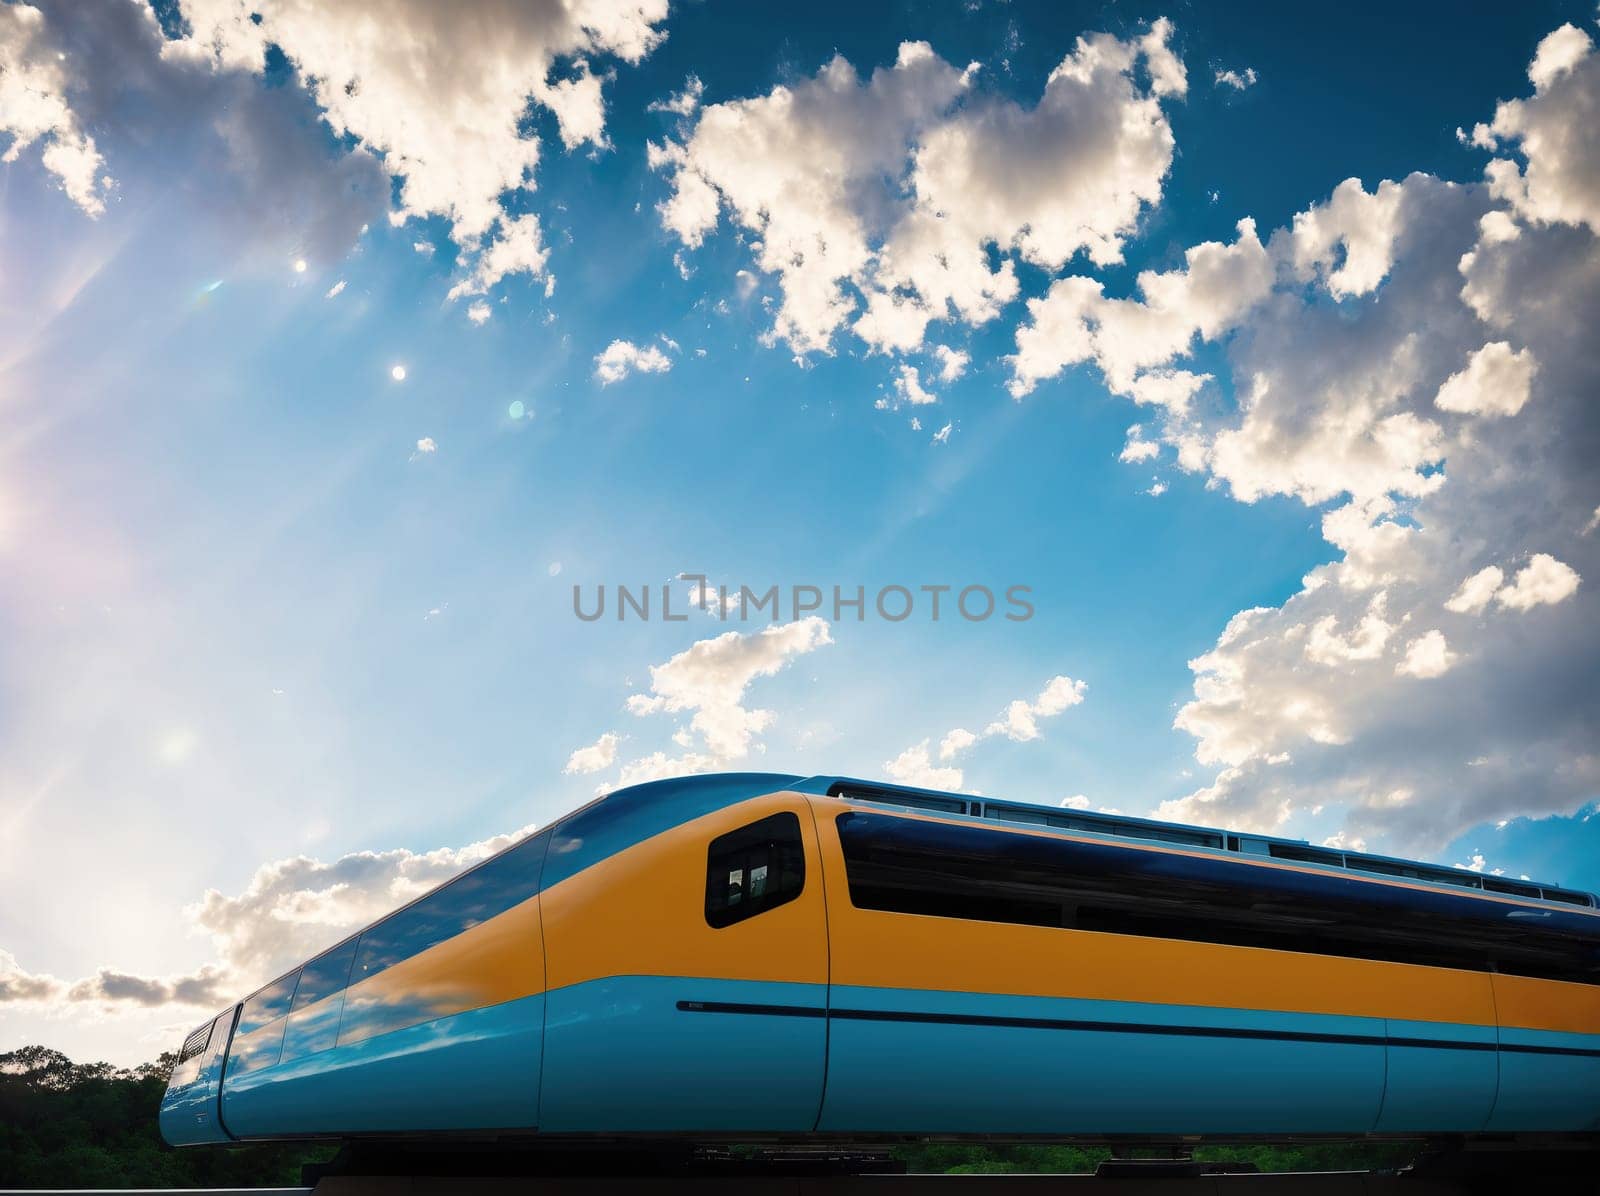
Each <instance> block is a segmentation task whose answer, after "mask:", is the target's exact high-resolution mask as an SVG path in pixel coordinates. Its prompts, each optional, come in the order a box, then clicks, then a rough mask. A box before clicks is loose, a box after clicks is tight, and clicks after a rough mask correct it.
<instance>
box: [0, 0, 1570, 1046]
mask: <svg viewBox="0 0 1600 1196" xmlns="http://www.w3.org/2000/svg"><path fill="white" fill-rule="evenodd" d="M1595 18H1596V12H1595V9H1594V7H1593V6H1592V5H1589V4H1581V5H1580V4H1537V3H1536V4H1527V5H1519V6H1488V5H1485V6H1481V7H1474V8H1471V9H1468V10H1462V9H1461V8H1460V7H1459V6H1454V5H1448V6H1447V5H1442V4H1438V5H1428V4H1423V5H1413V6H1406V7H1405V8H1403V9H1399V10H1396V9H1393V8H1392V7H1390V8H1385V9H1384V10H1383V12H1382V14H1381V19H1379V17H1378V15H1377V14H1376V13H1374V14H1373V15H1372V16H1371V17H1370V18H1362V17H1360V16H1359V14H1351V16H1350V18H1349V19H1348V20H1347V21H1345V22H1344V23H1342V24H1340V23H1333V24H1330V23H1328V22H1326V21H1325V20H1321V19H1318V18H1315V17H1313V16H1312V15H1311V14H1309V13H1300V12H1297V11H1291V10H1288V9H1285V8H1284V7H1283V6H1278V5H1245V4H1241V5H1227V6H1215V7H1208V6H1191V5H1186V4H1184V5H1142V4H1104V3H1101V4H1057V3H1049V4H1047V3H1039V4H1030V3H1022V2H1020V0H1019V2H1016V3H997V2H994V0H982V2H978V0H974V2H971V3H967V4H964V5H960V6H958V5H953V4H934V3H927V4H913V3H896V4H889V5H884V6H880V7H876V8H870V7H869V8H868V9H865V10H863V8H862V7H861V6H860V5H848V6H847V5H829V4H816V5H807V6H804V7H803V8H800V9H796V8H795V7H794V6H790V5H771V6H767V5H726V4H720V3H691V4H682V5H678V4H673V5H672V6H671V7H670V8H669V6H668V3H667V0H637V2H635V3H631V4H612V3H607V2H605V0H582V2H580V0H567V2H561V0H547V2H543V3H512V2H510V0H478V2H475V3H472V4H467V5H455V6H448V7H447V6H437V5H434V4H431V3H427V2H424V0H351V2H350V3H344V4H339V5H316V4H312V3H309V2H308V0H282V2H281V3H265V2H263V3H259V4H254V5H251V4H241V3H238V2H237V0H191V2H180V3H162V4H158V5H156V6H155V7H154V8H151V7H148V6H147V5H145V4H144V3H138V2H135V0H109V2H108V3H105V4H99V5H72V4H49V3H44V4H38V5H37V6H35V5H31V4H16V3H13V4H7V5H4V6H0V1050H3V1049H9V1048H12V1047H15V1046H19V1045H22V1044H24V1043H33V1042H42V1043H45V1044H47V1045H50V1046H54V1047H57V1048H59V1049H62V1050H65V1051H67V1052H68V1053H69V1054H72V1055H74V1056H75V1057H78V1058H104V1059H109V1060H111V1061H113V1062H117V1063H123V1064H132V1063H136V1062H140V1061H143V1060H145V1059H149V1058H152V1057H153V1056H154V1055H155V1054H156V1053H157V1052H159V1051H160V1050H162V1049H168V1048H170V1047H171V1046H172V1045H173V1043H175V1042H176V1041H178V1040H179V1039H180V1038H181V1036H182V1035H183V1034H184V1033H185V1032H186V1030H187V1029H189V1028H191V1027H192V1026H193V1025H194V1024H196V1023H197V1022H198V1021H199V1020H201V1018H202V1017H203V1016H205V1014H207V1013H208V1012H210V1011H212V1010H214V1009H216V1008H218V1007H220V1006H222V1005H224V1004H226V1003H228V1002H230V1001H231V1000H233V999H235V998H236V997H238V996H240V995H243V994H244V993H247V992H249V991H250V990H251V989H253V988H254V987H256V986H257V985H258V984H260V983H261V982H263V981H265V980H267V979H270V978H271V977H272V976H273V975H275V974H276V973H277V972H279V971H281V970H283V969H285V968H287V967H289V966H292V965H293V964H295V963H297V962H299V961H300V960H302V959H304V958H307V957H309V956H310V955H311V954H313V953H314V952H316V951H317V950H318V949H320V948H321V947H323V946H326V945H328V944H329V943H331V942H333V941H335V940H337V939H338V938H340V937H342V936H343V935H344V934H346V933H348V932H349V931H350V930H352V929H355V928H356V927H359V926H360V925H362V924H364V923H365V922H367V921H370V920H371V919H373V918H375V917H377V916H380V915H381V914H382V913H384V912H386V911H387V910H388V909H391V908H393V907H394V906H395V905H397V904H399V903H401V902H402V901H404V900H406V899H408V898H409V897H411V896H413V895H415V894H417V893H419V892H421V891H423V890H424V889H426V888H427V887H430V886H431V885H433V884H435V883H438V882H439V881H440V880H442V879H444V878H445V877H447V876H449V875H451V874H452V873H453V872H454V871H456V870H458V869H460V868H461V867H463V866H464V865H465V864H467V863H469V862H471V861H472V860H475V859H479V858H482V856H484V855H485V854H487V853H488V852H490V851H492V850H494V849H495V848H496V847H497V846H498V845H502V844H504V843H506V842H509V841H510V840H509V836H513V835H515V834H518V833H520V832H522V831H524V830H526V829H527V828H529V827H531V826H537V825H542V824H544V823H546V822H548V821H550V820H551V819H553V818H556V817H559V816H560V815H561V814H562V813H564V812H566V811H568V810H570V809H572V808H574V807H576V806H577V805H579V804H581V803H583V802H585V801H587V800H589V799H591V798H592V797H593V796H594V795H595V794H597V793H599V792H604V791H607V790H609V789H612V788H616V787H618V786H621V785H625V784H630V783H633V782H636V781H639V780H646V779H650V778H653V777H661V776H670V775H676V774H681V773H685V772H696V771H715V770H745V769H754V770H769V771H776V772H792V773H798V774H805V775H811V774H818V773H824V774H840V775H851V776H859V777H867V778H880V779H886V780H898V781H902V782H905V783H911V784H924V785H930V786H933V787H939V788H949V789H960V790H971V791H974V792H980V793H985V794H989V795H993V796H1004V797H1008V798H1015V799H1021V800H1029V801H1036V802H1042V803H1046V804H1062V805H1068V806H1074V807H1079V808H1092V809H1101V810H1116V811H1121V812H1124V813H1129V814H1141V815H1154V816H1156V817H1162V818H1169V819H1175V820H1180V821H1186V822H1193V823H1201V824H1206V825H1215V826H1227V827H1231V828H1238V829H1250V830H1258V831H1265V832H1271V833H1275V834H1279V835H1285V836H1290V837H1295V838H1304V839H1308V840H1311V841H1313V842H1318V843H1330V844H1334V845H1342V846H1346V847H1351V848H1365V849H1368V850H1373V851H1380V852H1385V853H1391V854H1399V855H1406V856H1414V857H1417V858H1422V859H1427V860H1432V861H1438V862H1441V863H1445V864H1455V865H1460V866H1462V867H1469V868H1474V869H1477V870H1481V871H1484V872H1496V873H1503V874H1506V875H1510V876H1532V877H1534V878H1535V879H1540V880H1544V881H1547V882H1554V883H1562V884H1567V885H1575V886H1579V887H1583V888H1587V889H1590V890H1600V819H1597V818H1595V817H1594V814H1595V812H1596V809H1597V805H1596V803H1597V799H1600V756H1597V754H1596V751H1597V749H1596V744H1597V729H1600V717H1597V716H1600V684H1597V683H1596V678H1597V677H1600V636H1597V635H1596V634H1595V633H1596V614H1597V601H1600V600H1597V598H1596V594H1597V589H1600V471H1597V470H1596V468H1595V466H1594V462H1595V461H1596V460H1597V459H1600V415H1597V408H1596V395H1597V394H1600V377H1597V371H1600V359H1596V357H1595V355H1594V354H1593V352H1592V350H1591V348H1590V338H1591V336H1592V330H1593V328H1594V327H1595V326H1596V317H1597V315H1600V241H1597V237H1600V122H1596V121H1595V120H1594V119H1593V113H1594V112H1595V110H1596V109H1597V107H1600V52H1597V51H1596V48H1595V39H1596V38H1597V37H1600V32H1597V29H1596V20H1595ZM696 578H703V579H705V580H704V581H703V582H701V581H697V580H695V579H696ZM601 587H604V602H605V605H604V607H603V611H604V613H603V614H602V615H601V617H599V618H594V619H589V618H585V617H581V615H583V614H592V613H593V612H594V611H595V609H596V608H597V605H598V604H599V603H600V602H601V600H602V599H601ZM618 587H626V588H627V589H628V592H629V595H630V596H631V597H632V598H633V599H634V601H635V602H642V597H641V596H642V595H643V594H644V593H645V592H647V591H648V592H649V594H650V596H651V597H650V603H651V605H650V613H649V617H648V618H644V617H640V616H639V614H638V612H637V610H636V609H635V608H634V607H627V608H621V607H620V606H619V600H618ZM719 587H721V589H719ZM741 587H744V588H745V589H747V590H748V591H749V594H748V596H747V600H746V602H745V603H744V606H743V608H741V605H740V601H739V597H740V592H741ZM771 587H777V602H776V603H775V604H773V603H768V604H767V605H765V606H762V607H760V608H755V607H754V604H753V599H756V598H763V597H765V595H766V594H767V591H768V590H769V589H770V588H771ZM812 587H814V589H813V588H812ZM941 587H948V588H947V589H945V588H941ZM664 593H665V594H666V595H667V598H666V601H667V602H668V604H669V606H670V610H671V614H672V617H671V618H670V619H669V618H666V617H664V612H663V609H662V602H663V594H664ZM858 593H859V595H860V598H861V602H860V605H858V606H853V605H851V603H852V601H853V600H854V599H856V597H857V595H858ZM723 594H726V595H727V598H726V600H724V599H723V597H722V595H723ZM986 594H987V595H990V596H992V599H993V609H992V610H989V609H987V607H986V599H985V595H986ZM836 597H838V598H839V599H840V600H841V601H840V603H839V605H838V606H837V607H836V606H835V601H834V600H835V598H836ZM935 600H938V602H939V603H940V606H939V609H938V615H937V617H935V614H934V602H935ZM774 605H775V606H776V608H777V609H776V610H774V609H773V607H774ZM619 609H621V610H622V611H623V616H624V617H621V618H619V617H618V611H619ZM902 615H903V617H901V616H902ZM1007 616H1011V617H1007Z"/></svg>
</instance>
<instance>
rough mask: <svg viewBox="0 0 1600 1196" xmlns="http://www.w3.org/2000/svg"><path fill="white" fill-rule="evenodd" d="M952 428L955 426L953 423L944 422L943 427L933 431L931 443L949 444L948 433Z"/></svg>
mask: <svg viewBox="0 0 1600 1196" xmlns="http://www.w3.org/2000/svg"><path fill="white" fill-rule="evenodd" d="M954 428H955V425H954V424H946V425H945V426H944V427H942V428H940V429H939V430H938V431H937V432H935V433H934V434H933V441H932V443H934V444H949V443H950V433H951V431H952V430H953V429H954Z"/></svg>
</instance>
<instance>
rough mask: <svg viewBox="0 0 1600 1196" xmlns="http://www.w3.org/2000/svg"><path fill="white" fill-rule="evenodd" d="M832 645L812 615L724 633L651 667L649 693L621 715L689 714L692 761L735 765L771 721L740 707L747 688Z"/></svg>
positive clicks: (821, 622) (820, 621) (631, 700)
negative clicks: (696, 745)
mask: <svg viewBox="0 0 1600 1196" xmlns="http://www.w3.org/2000/svg"><path fill="white" fill-rule="evenodd" d="M832 642H833V637H832V636H831V635H830V634H829V631H828V624H827V622H826V621H825V620H823V619H820V618H818V617H817V616H815V615H809V616H807V617H806V618H803V619H799V620H797V621H795V622H793V623H785V624H781V625H777V626H772V627H764V628H762V629H761V630H760V631H753V632H749V633H748V634H742V633H740V632H737V631H728V632H724V633H723V634H722V635H719V636H714V637H713V638H711V639H704V640H700V641H698V642H697V643H695V644H694V645H692V646H691V647H689V648H687V649H685V650H684V651H682V652H680V653H678V654H677V655H676V656H674V657H672V658H671V659H670V660H668V661H667V662H666V663H665V664H658V665H652V666H651V667H650V692H649V693H648V694H634V695H632V696H631V697H629V699H628V701H627V709H628V711H629V713H631V714H635V715H639V716H641V717H642V716H644V715H648V714H656V713H662V712H664V713H668V714H689V715H691V717H690V720H689V726H690V728H691V729H693V730H694V731H695V732H696V733H698V734H699V735H700V737H701V739H702V741H703V742H704V745H705V747H704V751H703V752H702V753H700V754H699V756H698V757H697V758H698V759H701V760H704V759H710V760H713V761H719V762H726V761H730V760H740V759H743V758H744V757H745V756H747V755H749V753H750V750H751V746H752V744H753V742H754V740H755V738H756V737H757V736H758V735H760V734H762V733H763V732H765V731H766V730H767V729H768V728H769V727H770V726H771V725H772V721H773V719H774V718H776V717H777V716H776V715H775V714H774V712H773V711H771V710H760V709H755V710H752V709H748V708H746V707H745V706H744V704H743V703H744V696H745V691H746V690H747V689H748V688H749V686H750V683H751V682H752V681H754V680H755V679H756V678H758V677H770V676H772V675H774V674H775V673H777V672H778V671H779V670H781V669H782V668H783V667H784V666H785V665H786V664H788V663H789V662H790V661H791V660H793V659H794V658H795V657H798V656H804V655H806V654H807V653H810V652H814V651H816V650H817V649H818V648H821V647H824V646H826V645H828V644H831V643H832Z"/></svg>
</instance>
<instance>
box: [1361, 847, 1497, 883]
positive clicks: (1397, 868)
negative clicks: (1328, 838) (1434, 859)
mask: <svg viewBox="0 0 1600 1196" xmlns="http://www.w3.org/2000/svg"><path fill="white" fill-rule="evenodd" d="M1350 867H1352V868H1354V869H1355V870H1356V871H1358V872H1376V873H1378V874H1379V875H1380V876H1401V877H1405V878H1406V879H1408V880H1426V881H1430V882H1432V883H1433V884H1436V885H1458V886H1460V887H1461V888H1463V889H1481V888H1483V878H1482V877H1481V876H1479V875H1478V874H1477V873H1476V872H1470V871H1468V870H1467V869H1465V868H1430V867H1428V865H1426V864H1406V863H1402V862H1400V861H1399V860H1381V859H1372V858H1370V857H1367V856H1359V855H1353V856H1351V857H1350Z"/></svg>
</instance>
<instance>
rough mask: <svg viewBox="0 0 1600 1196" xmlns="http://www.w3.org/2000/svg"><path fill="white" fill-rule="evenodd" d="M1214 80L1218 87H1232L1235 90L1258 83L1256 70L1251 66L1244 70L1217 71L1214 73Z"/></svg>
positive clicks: (1241, 89) (1242, 89)
mask: <svg viewBox="0 0 1600 1196" xmlns="http://www.w3.org/2000/svg"><path fill="white" fill-rule="evenodd" d="M1212 82H1213V83H1214V84H1215V85H1216V86H1218V87H1231V88H1233V90H1235V91H1244V90H1245V89H1246V88H1249V87H1254V86H1255V85H1256V71H1255V68H1254V67H1251V66H1247V67H1245V68H1244V70H1242V71H1235V70H1225V71H1216V72H1214V73H1213V75H1212Z"/></svg>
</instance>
